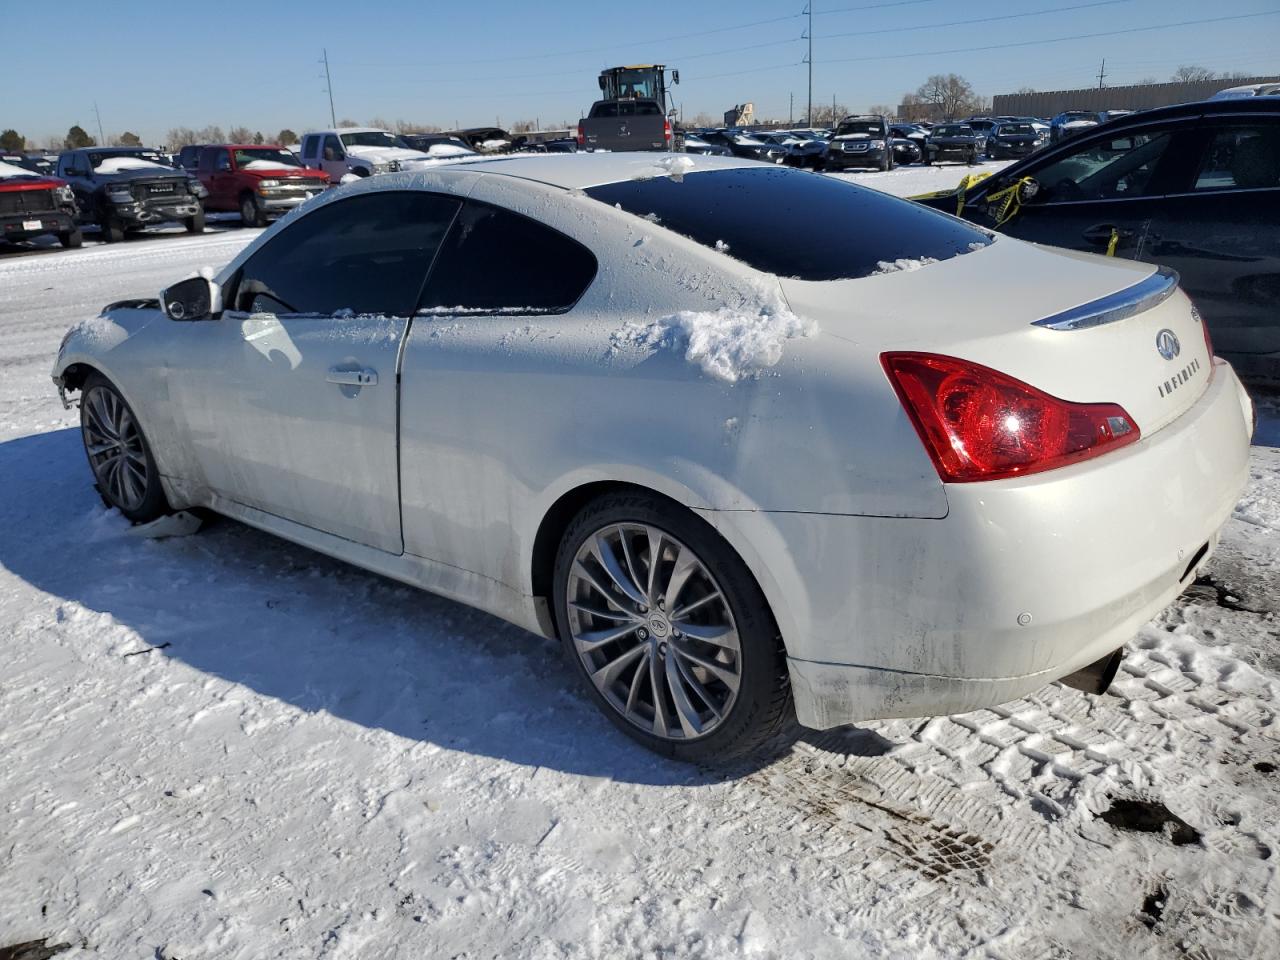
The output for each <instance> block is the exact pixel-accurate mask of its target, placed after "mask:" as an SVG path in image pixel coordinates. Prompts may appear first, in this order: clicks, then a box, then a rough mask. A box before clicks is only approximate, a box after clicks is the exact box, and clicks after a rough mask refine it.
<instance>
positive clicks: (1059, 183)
mask: <svg viewBox="0 0 1280 960" xmlns="http://www.w3.org/2000/svg"><path fill="white" fill-rule="evenodd" d="M1192 138H1194V134H1193V133H1190V132H1188V131H1184V130H1181V129H1169V128H1165V129H1158V128H1157V129H1138V130H1132V131H1124V132H1116V133H1112V134H1110V135H1106V136H1091V137H1087V138H1085V137H1082V138H1081V139H1080V141H1079V142H1076V143H1073V144H1072V145H1071V146H1070V147H1069V148H1065V149H1063V150H1059V151H1055V152H1054V153H1053V154H1052V155H1051V156H1049V157H1046V158H1044V159H1043V160H1042V161H1040V162H1038V163H1032V164H1030V165H1029V166H1021V165H1020V166H1019V167H1018V170H1017V173H1016V174H1010V175H1009V176H1008V177H999V178H994V179H993V185H992V186H991V187H990V188H987V190H986V191H985V193H989V192H993V191H995V190H998V189H1000V188H1001V187H1002V186H1005V185H1008V184H1009V183H1010V182H1011V180H1012V179H1013V178H1015V177H1022V176H1031V177H1034V178H1035V181H1036V185H1037V189H1036V192H1035V195H1034V196H1033V197H1030V198H1029V199H1028V200H1027V201H1026V202H1024V203H1023V204H1022V205H1021V207H1020V209H1018V211H1017V213H1016V214H1015V215H1014V216H1013V218H1012V219H1010V220H1008V221H1007V222H1005V223H1004V224H1002V225H1000V226H999V228H998V229H999V230H1000V231H1001V232H1002V233H1007V234H1009V235H1010V236H1014V237H1017V238H1019V239H1020V240H1030V241H1032V242H1034V243H1045V244H1049V245H1052V246H1056V247H1067V248H1069V249H1072V250H1085V251H1090V252H1093V253H1107V252H1110V253H1111V254H1112V255H1113V256H1117V257H1126V258H1129V259H1137V260H1151V259H1152V258H1151V255H1150V250H1149V249H1148V245H1147V238H1148V233H1149V231H1150V229H1151V224H1152V220H1153V218H1154V217H1155V215H1156V213H1157V211H1158V210H1159V208H1160V204H1161V203H1162V201H1161V199H1160V198H1161V196H1162V195H1163V194H1164V193H1165V192H1166V191H1167V187H1168V184H1169V180H1170V176H1171V170H1173V169H1174V168H1175V167H1176V165H1177V163H1178V158H1179V152H1180V151H1181V150H1184V149H1186V147H1187V145H1188V141H1189V140H1190V139H1192ZM996 212H997V211H995V210H992V209H987V210H986V211H985V216H986V220H985V221H982V216H981V215H979V216H978V217H975V219H979V220H980V221H981V222H986V223H987V224H988V225H992V226H994V225H995V219H994V217H995V213H996ZM1113 241H1114V245H1113Z"/></svg>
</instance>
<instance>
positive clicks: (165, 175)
mask: <svg viewBox="0 0 1280 960" xmlns="http://www.w3.org/2000/svg"><path fill="white" fill-rule="evenodd" d="M194 179H195V177H193V176H191V174H189V173H187V171H185V170H166V169H164V168H163V167H154V168H151V167H148V168H145V169H141V168H140V169H137V170H117V171H115V172H114V173H99V172H96V171H95V172H94V174H93V180H94V182H95V183H126V182H130V181H133V180H194Z"/></svg>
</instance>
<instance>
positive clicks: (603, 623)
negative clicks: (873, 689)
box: [555, 492, 794, 762]
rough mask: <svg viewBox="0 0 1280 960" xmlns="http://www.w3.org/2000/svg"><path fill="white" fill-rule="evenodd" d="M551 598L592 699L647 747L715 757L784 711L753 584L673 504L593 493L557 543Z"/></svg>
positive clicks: (701, 526) (777, 656) (778, 665)
mask: <svg viewBox="0 0 1280 960" xmlns="http://www.w3.org/2000/svg"><path fill="white" fill-rule="evenodd" d="M555 602H556V619H557V625H558V627H559V631H560V636H561V639H562V641H563V643H564V647H565V653H566V655H567V656H568V657H569V660H570V661H571V662H572V663H573V664H574V667H575V669H576V670H577V672H578V673H579V675H580V676H581V677H582V678H583V681H584V682H585V684H586V686H587V690H588V691H589V693H590V695H591V697H592V699H593V700H594V701H595V702H596V704H597V706H598V707H599V708H600V709H601V710H602V711H603V712H604V713H605V714H606V715H607V716H608V717H609V719H610V720H612V721H613V723H614V724H615V725H616V726H617V727H618V728H619V729H621V730H622V731H623V732H624V733H626V734H627V735H628V736H630V737H632V738H633V739H635V740H637V741H639V742H640V743H641V744H643V745H644V746H646V747H648V748H649V749H651V750H654V751H656V752H658V753H662V754H665V755H666V756H670V757H675V758H677V759H680V760H687V761H693V762H708V761H715V760H724V759H728V758H731V757H734V756H738V755H740V754H743V753H746V752H749V751H751V750H753V749H755V748H757V747H758V746H760V745H761V744H762V743H763V742H764V741H765V740H767V739H768V738H769V737H771V736H773V735H775V734H776V733H778V732H779V731H780V730H781V729H783V728H784V727H785V726H786V725H787V724H788V723H789V722H790V721H791V720H792V718H793V716H794V714H793V711H792V706H791V689H790V684H789V680H788V675H787V666H786V657H785V655H784V652H783V649H782V643H781V639H780V637H779V635H778V628H777V625H776V624H775V623H774V620H773V616H772V614H771V613H770V612H769V608H768V605H767V604H766V602H765V599H764V596H763V594H761V592H760V588H759V587H758V586H757V585H756V582H755V579H754V578H753V577H752V575H751V572H750V571H749V570H748V569H747V567H746V564H744V563H743V562H742V560H741V558H739V557H738V555H737V554H736V553H734V552H733V550H732V549H731V548H730V547H729V546H728V544H726V543H725V542H724V540H723V539H722V538H721V537H720V536H719V534H717V533H716V532H715V530H713V529H712V528H711V527H710V526H708V525H707V524H706V523H705V522H704V521H702V520H700V519H699V518H697V517H696V516H694V515H692V514H690V513H689V512H688V511H686V510H685V509H684V508H683V507H680V506H678V505H676V504H674V503H672V502H670V501H667V500H664V499H662V498H660V497H657V496H655V495H653V494H648V493H641V492H636V493H613V494H606V495H605V496H602V497H599V498H598V499H596V500H594V501H592V502H591V503H590V504H588V505H587V506H586V507H585V508H584V509H583V510H582V511H581V512H580V513H579V514H578V516H577V517H576V518H575V519H574V520H573V522H572V523H571V524H570V526H569V529H568V530H567V531H566V532H565V534H564V537H563V539H562V541H561V543H560V549H559V552H558V554H557V557H556V569H555Z"/></svg>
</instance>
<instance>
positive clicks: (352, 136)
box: [302, 127, 431, 183]
mask: <svg viewBox="0 0 1280 960" xmlns="http://www.w3.org/2000/svg"><path fill="white" fill-rule="evenodd" d="M430 159H431V158H430V157H429V156H428V155H427V154H425V153H423V152H422V151H420V150H410V149H408V148H406V147H404V146H402V145H401V142H400V139H399V138H398V137H397V136H396V135H395V134H394V133H388V132H387V131H386V130H378V129H377V128H375V127H342V128H340V129H338V130H316V131H313V132H312V133H308V134H304V135H303V137H302V163H303V165H304V166H307V167H311V168H312V169H313V170H323V171H324V172H325V173H327V174H329V179H330V180H332V181H333V182H334V183H337V182H338V181H340V180H341V179H342V178H343V177H344V176H346V175H347V174H348V173H353V174H355V175H356V176H357V177H371V176H374V175H375V174H379V173H394V172H395V171H397V170H407V169H412V168H413V167H414V166H415V165H417V164H419V163H421V162H422V161H424V160H430Z"/></svg>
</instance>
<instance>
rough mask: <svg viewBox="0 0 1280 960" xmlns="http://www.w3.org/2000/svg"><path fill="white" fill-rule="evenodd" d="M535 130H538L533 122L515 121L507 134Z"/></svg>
mask: <svg viewBox="0 0 1280 960" xmlns="http://www.w3.org/2000/svg"><path fill="white" fill-rule="evenodd" d="M537 129H538V124H537V122H536V121H534V120H516V121H515V122H513V123H512V124H511V127H510V128H509V130H508V132H509V133H529V132H530V131H532V130H537Z"/></svg>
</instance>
